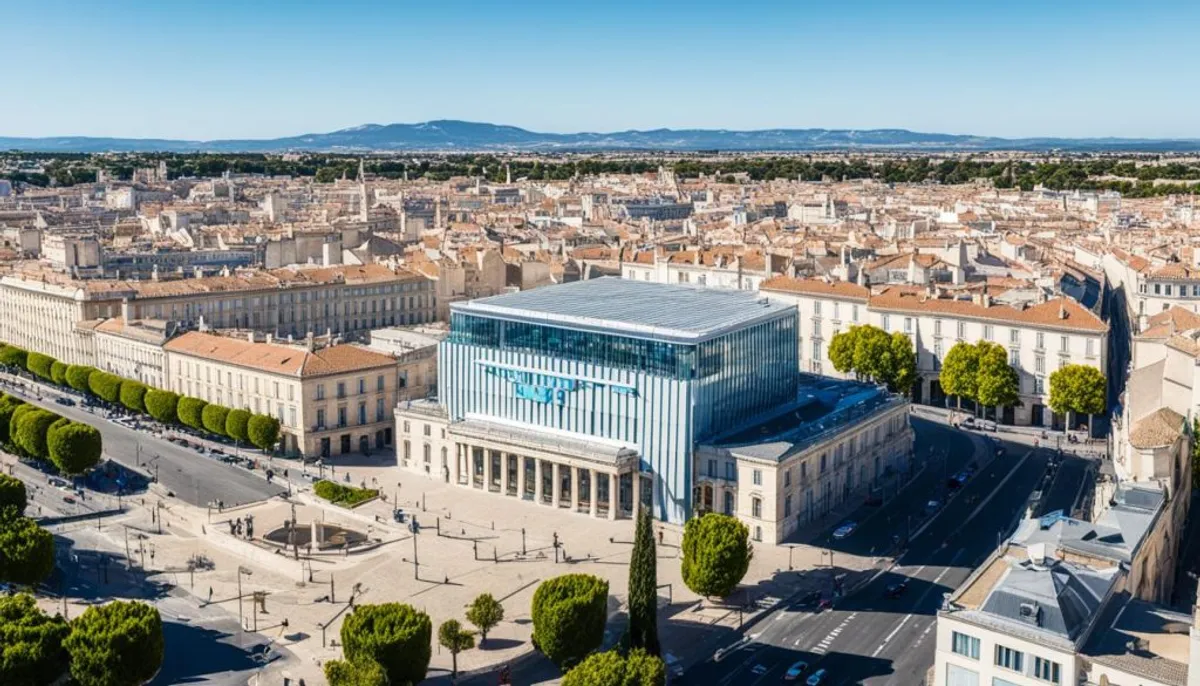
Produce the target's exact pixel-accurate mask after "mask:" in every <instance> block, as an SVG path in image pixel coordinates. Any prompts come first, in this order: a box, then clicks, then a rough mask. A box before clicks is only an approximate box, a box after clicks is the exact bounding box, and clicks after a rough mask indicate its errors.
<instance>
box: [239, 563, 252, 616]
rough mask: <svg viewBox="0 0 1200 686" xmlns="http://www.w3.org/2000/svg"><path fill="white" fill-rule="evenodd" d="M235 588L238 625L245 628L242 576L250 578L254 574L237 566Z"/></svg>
mask: <svg viewBox="0 0 1200 686" xmlns="http://www.w3.org/2000/svg"><path fill="white" fill-rule="evenodd" d="M237 571H238V573H237V586H238V624H242V625H243V627H244V626H245V621H246V620H245V615H243V614H242V575H243V574H245V575H246V576H250V575H251V574H253V573H254V572H253V571H251V570H249V569H246V568H245V567H243V566H241V565H238V568H237Z"/></svg>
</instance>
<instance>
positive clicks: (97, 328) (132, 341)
mask: <svg viewBox="0 0 1200 686" xmlns="http://www.w3.org/2000/svg"><path fill="white" fill-rule="evenodd" d="M88 324H94V326H92V327H90V329H91V332H92V333H91V335H92V337H93V339H94V341H93V345H94V348H95V351H96V364H95V365H94V366H95V367H96V368H97V369H100V370H103V371H106V372H110V373H112V374H116V375H117V376H121V377H124V378H126V379H135V380H137V381H141V382H142V383H144V384H146V385H147V386H153V387H155V388H167V386H168V385H169V384H168V381H167V369H166V356H165V354H164V352H163V344H164V343H166V342H167V340H168V339H170V337H171V336H172V335H173V334H174V332H175V326H174V325H173V324H171V323H168V322H164V321H161V320H155V319H143V320H133V321H129V322H126V320H125V319H124V318H123V317H113V318H112V319H105V320H102V321H96V322H88Z"/></svg>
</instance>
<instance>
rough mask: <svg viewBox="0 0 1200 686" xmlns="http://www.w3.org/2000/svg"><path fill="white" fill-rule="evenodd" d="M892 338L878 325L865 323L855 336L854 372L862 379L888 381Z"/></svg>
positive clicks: (878, 381) (879, 381) (877, 381)
mask: <svg viewBox="0 0 1200 686" xmlns="http://www.w3.org/2000/svg"><path fill="white" fill-rule="evenodd" d="M891 341H892V339H891V338H889V337H888V335H887V332H885V331H884V330H883V329H880V328H878V327H874V326H870V325H863V326H859V327H858V332H857V333H856V334H855V336H854V373H855V374H856V375H857V376H858V377H859V378H860V379H870V380H872V381H874V382H875V383H886V380H887V378H888V377H889V376H890V372H889V369H888V351H889V350H890V349H891Z"/></svg>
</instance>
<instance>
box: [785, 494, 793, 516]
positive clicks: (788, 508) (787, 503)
mask: <svg viewBox="0 0 1200 686" xmlns="http://www.w3.org/2000/svg"><path fill="white" fill-rule="evenodd" d="M783 516H784V517H791V516H792V494H791V493H789V494H788V495H787V497H785V498H784V499H783Z"/></svg>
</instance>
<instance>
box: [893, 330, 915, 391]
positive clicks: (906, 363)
mask: <svg viewBox="0 0 1200 686" xmlns="http://www.w3.org/2000/svg"><path fill="white" fill-rule="evenodd" d="M888 357H889V360H888V376H887V379H886V380H885V383H886V384H887V387H888V390H890V391H891V392H893V393H900V394H903V395H907V394H908V393H909V391H911V390H912V387H913V384H914V383H916V381H917V353H916V351H915V350H913V343H912V340H911V339H909V337H908V336H906V335H904V334H902V333H900V332H899V331H896V332H894V333H893V334H892V339H891V342H890V345H889V346H888Z"/></svg>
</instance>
